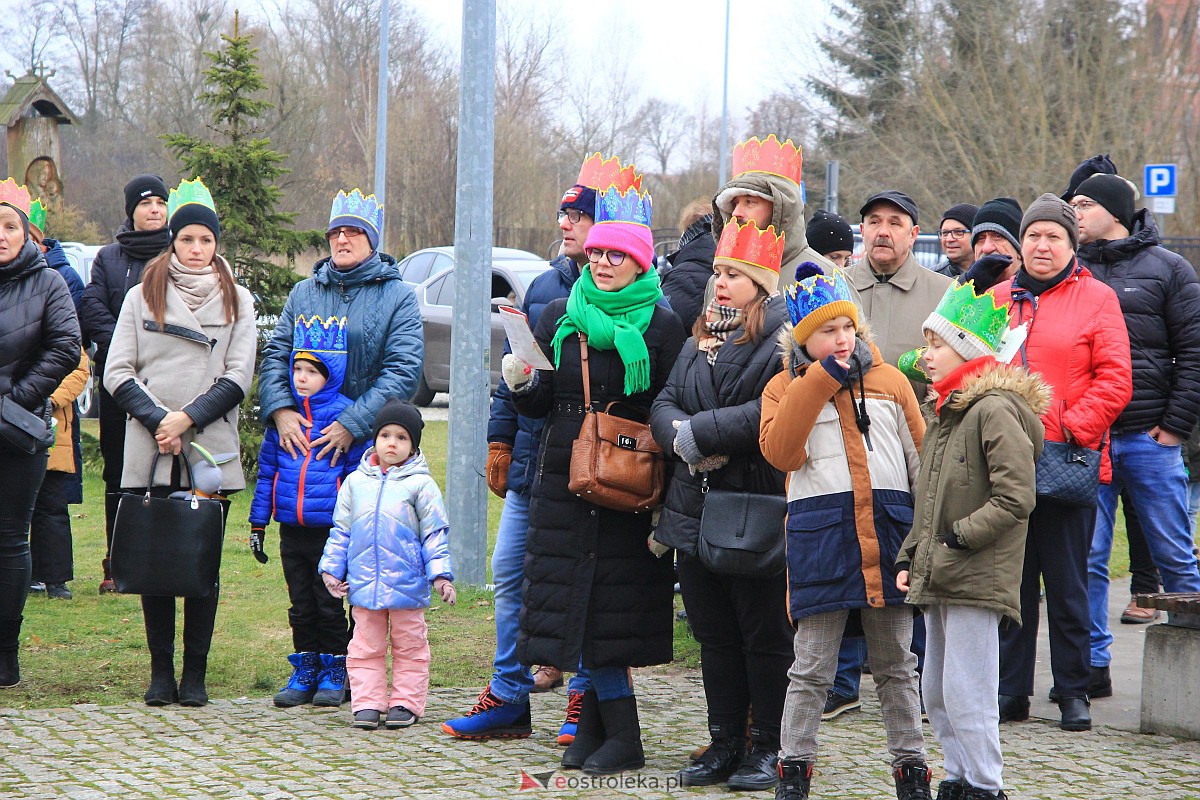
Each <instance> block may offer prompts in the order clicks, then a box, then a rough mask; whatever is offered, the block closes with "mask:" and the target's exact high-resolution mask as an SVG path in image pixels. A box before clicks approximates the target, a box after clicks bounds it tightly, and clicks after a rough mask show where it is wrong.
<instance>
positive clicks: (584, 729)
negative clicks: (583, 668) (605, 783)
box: [561, 689, 604, 769]
mask: <svg viewBox="0 0 1200 800" xmlns="http://www.w3.org/2000/svg"><path fill="white" fill-rule="evenodd" d="M602 744H604V722H603V721H602V720H601V719H600V701H599V700H598V699H597V697H596V692H595V690H594V689H588V690H587V691H586V692H584V693H583V704H582V705H581V706H580V707H579V722H578V724H577V725H576V728H575V741H573V742H571V744H570V745H568V746H567V749H566V750H564V751H563V754H562V762H561V763H562V768H563V769H581V768H582V767H583V763H584V762H585V761H587V760H588V759H589V758H590V757H591V755H592V753H594V752H596V751H597V750H599V749H600V745H602Z"/></svg>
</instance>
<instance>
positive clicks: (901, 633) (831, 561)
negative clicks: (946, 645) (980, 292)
mask: <svg viewBox="0 0 1200 800" xmlns="http://www.w3.org/2000/svg"><path fill="white" fill-rule="evenodd" d="M796 279H797V280H798V281H799V282H798V283H797V284H795V285H794V286H791V287H789V288H788V291H787V295H786V300H787V307H788V313H789V315H790V316H791V321H792V328H791V330H790V331H788V332H787V335H785V337H784V339H783V342H782V348H783V362H784V368H783V371H782V372H780V373H779V374H778V375H776V376H775V377H774V378H772V379H771V381H770V383H768V384H767V387H766V390H765V391H764V392H763V397H762V418H761V424H760V431H759V445H760V446H761V447H762V452H763V456H764V457H765V458H766V460H767V461H768V462H769V463H770V464H771V465H772V466H774V467H775V468H776V469H779V470H782V471H783V472H785V473H788V481H787V500H788V506H787V520H786V537H787V578H788V614H789V616H790V617H791V620H792V624H793V626H794V628H795V636H794V640H793V649H794V653H795V660H794V661H793V663H792V666H791V668H790V669H789V670H788V677H789V684H788V689H787V696H786V698H785V700H784V709H783V720H782V726H781V731H780V733H781V735H780V762H779V774H780V783H779V786H778V787H776V794H775V796H776V798H782V799H783V800H806V798H807V797H808V793H809V783H810V781H811V779H812V774H813V765H814V763H815V760H816V755H817V730H818V728H819V726H820V723H821V711H822V710H823V708H824V706H825V701H826V698H827V696H828V691H829V689H830V687H831V686H832V685H833V677H834V672H835V671H836V669H837V656H838V648H839V647H840V645H841V641H842V634H843V632H844V631H845V630H846V629H847V624H848V623H849V624H850V627H851V628H852V629H857V627H859V626H860V625H861V628H862V631H863V633H865V635H866V640H867V649H868V651H869V654H870V658H871V668H872V675H873V676H874V678H875V685H876V687H877V689H878V692H879V702H880V705H881V706H882V710H883V724H884V727H885V729H886V730H887V746H888V750H889V751H890V753H891V766H892V774H893V777H894V779H895V782H896V796H897V797H898V798H900V800H921V798H925V800H928V798H929V797H930V793H929V782H930V777H931V773H930V771H929V768H928V767H927V766H926V765H925V742H924V738H923V736H922V734H921V704H920V697H919V693H918V688H917V657H916V656H915V655H913V654H912V652H911V651H910V649H909V646H910V644H911V642H912V628H913V611H912V609H911V608H909V607H906V606H905V604H904V594H903V593H902V592H901V591H900V590H899V589H898V588H897V587H896V573H895V560H896V553H897V552H898V551H899V549H900V543H901V542H902V541H903V540H904V537H905V536H906V535H907V534H908V530H909V526H910V525H911V524H912V519H913V516H912V515H913V511H912V509H913V489H914V487H915V485H916V482H917V473H918V468H919V463H920V461H919V458H920V457H919V455H918V452H917V443H918V442H919V441H921V437H922V435H924V433H925V423H924V421H923V420H922V418H921V411H920V408H919V406H918V405H917V398H916V396H915V395H914V394H913V390H912V386H911V384H910V383H909V382H908V380H907V379H906V378H905V377H904V375H902V374H901V373H900V371H899V370H898V369H896V368H895V367H893V366H891V365H890V364H887V363H884V361H883V357H882V356H881V355H880V353H879V349H878V348H877V347H876V346H875V345H874V344H872V343H871V342H870V340H869V339H868V338H867V336H866V334H865V332H864V331H863V330H862V329H861V328H860V326H859V318H858V306H857V305H855V303H854V300H853V294H852V291H851V288H850V285H849V284H848V283H847V281H846V278H845V277H844V276H843V275H842V273H840V272H838V271H836V270H835V271H833V274H832V275H825V274H823V272H822V271H821V269H820V268H819V267H817V266H816V265H815V264H813V263H811V262H805V263H804V264H801V265H800V267H799V268H798V269H797V270H796Z"/></svg>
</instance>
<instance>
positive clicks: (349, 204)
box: [325, 189, 383, 252]
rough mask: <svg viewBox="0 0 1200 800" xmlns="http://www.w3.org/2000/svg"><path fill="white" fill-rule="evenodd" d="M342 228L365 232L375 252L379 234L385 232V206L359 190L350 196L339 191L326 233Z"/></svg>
mask: <svg viewBox="0 0 1200 800" xmlns="http://www.w3.org/2000/svg"><path fill="white" fill-rule="evenodd" d="M341 227H348V228H358V229H359V230H361V231H364V232H365V233H366V234H367V241H368V242H369V243H370V245H371V252H375V251H376V250H378V249H379V232H380V231H381V230H383V204H382V203H380V202H379V201H378V200H376V199H375V195H373V194H368V195H364V194H363V193H362V191H361V190H359V189H355V190H354V191H352V192H350V194H346V192H345V191H344V190H342V189H339V190H338V193H337V197H335V198H333V206H332V207H331V208H330V209H329V224H328V225H326V226H325V231H326V232H327V233H328V232H329V231H331V230H333V229H334V228H341Z"/></svg>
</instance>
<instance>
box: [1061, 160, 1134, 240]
mask: <svg viewBox="0 0 1200 800" xmlns="http://www.w3.org/2000/svg"><path fill="white" fill-rule="evenodd" d="M1081 196H1082V197H1090V198H1091V199H1093V200H1095V201H1096V202H1097V203H1099V204H1100V205H1102V206H1104V208H1105V209H1106V210H1107V211H1108V213H1110V214H1112V215H1113V216H1114V217H1116V218H1117V222H1119V223H1121V224H1122V225H1124V226H1125V228H1126V229H1129V228H1132V227H1133V215H1134V208H1133V185H1132V184H1131V183H1130V182H1129V181H1127V180H1125V179H1124V178H1122V177H1121V176H1120V175H1104V174H1101V173H1097V174H1095V175H1093V176H1092V177H1090V178H1088V179H1087V180H1085V181H1084V182H1083V183H1081V184H1079V188H1077V189H1076V190H1075V197H1081Z"/></svg>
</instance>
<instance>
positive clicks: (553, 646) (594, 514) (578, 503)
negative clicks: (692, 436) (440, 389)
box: [513, 300, 685, 670]
mask: <svg viewBox="0 0 1200 800" xmlns="http://www.w3.org/2000/svg"><path fill="white" fill-rule="evenodd" d="M566 307H567V301H566V300H555V301H554V302H553V303H551V304H550V305H548V306H546V308H545V310H544V311H542V316H541V318H540V319H539V320H538V325H537V330H536V331H534V334H535V335H536V337H537V340H538V343H539V344H540V345H541V347H542V350H543V351H545V353H546V357H547V358H549V359H551V361H553V359H554V350H553V348H552V347H551V346H550V340H551V339H552V338H553V337H554V332H555V331H556V330H557V329H558V320H559V318H560V317H562V315H563V313H564V312H565V311H566ZM684 338H685V335H684V332H683V326H682V325H681V324H680V322H679V317H677V316H676V315H675V313H674V312H672V311H668V310H667V309H665V308H663V307H662V306H657V307H655V309H654V316H653V317H651V319H650V325H649V327H647V328H646V333H645V340H646V347H647V348H648V349H649V351H650V388H649V389H648V390H647V391H644V392H639V393H638V394H636V395H633V396H630V397H627V396H625V395H624V393H623V387H624V385H625V366H624V364H622V363H621V358H620V356H618V355H617V351H616V350H597V349H596V348H594V347H590V348H589V355H588V364H589V366H588V371H589V372H590V374H591V387H592V403H593V406H594V407H596V408H604V407H605V406H606V405H607V404H608V403H610V402H612V401H614V400H622V401H624V402H626V403H628V404H629V405H631V406H634V407H636V408H640V409H642V410H643V411H645V412H646V413H649V411H650V405H651V403H653V402H654V398H655V397H656V396H657V395H658V393H659V392H660V391H661V390H662V388H663V386H665V385H666V383H667V376H668V375H670V372H671V367H672V366H673V365H674V364H675V359H676V358H677V357H678V355H679V349H680V347H682V346H683V341H684ZM523 388H525V387H523ZM513 402H514V403H515V404H516V407H517V411H518V413H520V414H523V415H525V416H527V417H546V418H547V419H546V427H545V428H543V429H542V441H541V447H540V452H539V456H538V470H537V475H536V476H535V478H534V483H533V494H532V498H531V500H530V507H529V533H528V535H527V537H526V540H525V547H526V555H525V585H524V592H523V595H524V596H523V603H522V606H521V633H520V636H519V638H518V639H517V657H518V658H519V659H520V660H521V663H523V664H547V665H551V666H555V667H559V668H560V669H564V670H573V669H575V668H577V667H578V666H579V664H580V661H581V659H582V663H583V665H584V666H585V667H588V668H595V667H644V666H649V665H651V664H665V663H667V662H669V661H670V660H671V658H672V649H671V644H672V637H673V633H674V614H673V613H672V595H673V593H672V585H673V583H674V577H673V569H672V561H671V558H670V556H663V557H662V558H655V557H654V555H653V554H652V553H651V552H650V549H649V548H648V546H647V544H646V537H647V536H649V534H650V514H648V513H642V514H624V513H619V512H616V511H609V510H608V509H604V508H600V507H598V506H594V505H592V504H591V503H588V502H586V501H585V500H582V499H580V498H579V497H576V496H575V495H574V494H572V493H571V492H570V491H568V489H567V482H568V473H569V469H570V463H571V443H572V442H574V441H575V437H576V436H578V435H579V427H580V425H581V423H582V421H583V416H582V414H580V413H579V412H578V411H577V410H576V409H578V408H580V407H581V406H582V405H583V373H582V369H581V361H580V358H579V336H578V335H577V334H571V335H570V336H568V337H567V338H566V339H565V340H564V341H563V343H562V358H561V361H560V364H559V367H558V369H557V370H555V371H549V370H542V371H539V372H538V373H537V379H536V380H535V382H534V384H533V386H532V388H527V389H526V391H525V392H524V393H522V394H517V393H516V392H514V393H513ZM568 406H569V408H567V407H568Z"/></svg>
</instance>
